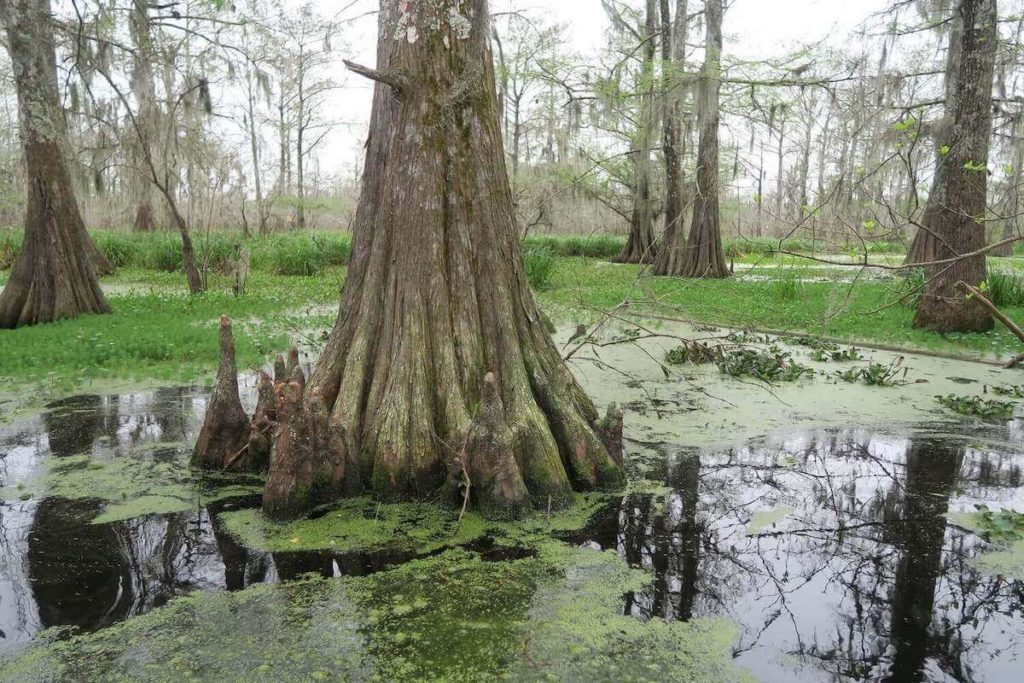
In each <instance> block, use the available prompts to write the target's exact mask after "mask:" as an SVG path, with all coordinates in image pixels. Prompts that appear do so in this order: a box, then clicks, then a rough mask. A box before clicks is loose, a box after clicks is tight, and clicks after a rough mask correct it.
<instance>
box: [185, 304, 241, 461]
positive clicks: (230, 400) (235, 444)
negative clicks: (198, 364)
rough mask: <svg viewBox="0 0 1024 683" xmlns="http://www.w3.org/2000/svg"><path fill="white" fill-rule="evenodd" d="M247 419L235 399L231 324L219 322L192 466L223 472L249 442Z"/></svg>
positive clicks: (236, 379)
mask: <svg viewBox="0 0 1024 683" xmlns="http://www.w3.org/2000/svg"><path fill="white" fill-rule="evenodd" d="M249 424H250V423H249V416H248V415H246V414H245V410H244V409H243V408H242V401H241V399H240V398H239V397H238V371H237V370H236V368H235V340H234V336H233V335H232V333H231V321H230V320H228V318H227V316H222V317H221V319H220V366H219V367H218V369H217V380H216V382H215V384H214V386H213V394H212V395H211V396H210V404H209V406H208V407H207V409H206V417H205V419H204V420H203V428H202V430H201V431H200V432H199V440H198V442H197V443H196V447H195V450H194V451H193V453H192V462H193V464H194V465H196V466H198V467H201V468H203V469H207V470H212V469H223V468H224V467H225V466H226V464H227V463H228V461H230V460H232V459H234V457H235V456H236V454H238V453H239V452H240V451H241V450H242V448H243V447H245V446H246V445H247V443H248V440H249Z"/></svg>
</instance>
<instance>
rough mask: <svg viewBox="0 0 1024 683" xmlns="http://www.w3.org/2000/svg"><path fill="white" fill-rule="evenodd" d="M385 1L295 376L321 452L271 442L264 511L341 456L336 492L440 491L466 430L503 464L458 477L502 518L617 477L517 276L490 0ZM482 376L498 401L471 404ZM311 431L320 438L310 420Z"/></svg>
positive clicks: (288, 500)
mask: <svg viewBox="0 0 1024 683" xmlns="http://www.w3.org/2000/svg"><path fill="white" fill-rule="evenodd" d="M381 10H382V11H381V14H380V41H379V46H378V60H377V69H376V70H368V69H364V68H359V69H358V70H359V71H360V72H361V73H363V74H364V75H368V76H370V77H371V78H374V79H376V80H378V81H379V83H378V85H377V89H376V93H375V97H374V105H373V115H372V119H371V124H370V139H369V143H368V148H367V156H366V170H365V174H364V183H363V193H362V197H361V199H360V204H359V208H358V212H357V216H356V221H355V226H354V232H355V235H354V242H353V253H352V260H351V265H350V269H349V273H348V278H347V281H346V284H345V289H344V293H343V296H342V304H341V309H340V313H339V316H338V320H337V322H336V324H335V327H334V330H333V332H332V334H331V338H330V340H329V342H328V344H327V346H326V347H325V349H324V351H323V354H322V356H321V358H320V360H319V362H318V364H317V365H316V368H315V370H314V372H313V374H312V375H311V377H310V378H309V385H308V386H307V388H306V397H307V398H306V403H307V404H308V403H309V402H310V401H311V400H313V399H312V397H313V396H316V397H317V398H316V401H315V402H316V403H317V410H319V405H320V404H322V405H323V409H324V411H326V414H327V415H328V416H329V417H328V439H327V442H328V447H327V448H326V449H325V452H323V453H321V454H320V455H319V465H322V466H323V467H312V466H309V464H308V459H307V458H304V457H296V453H295V452H293V450H292V446H289V444H288V443H283V442H282V441H281V440H280V439H279V440H278V442H277V444H276V448H275V452H274V454H273V456H272V460H271V467H270V479H269V481H268V486H267V490H266V492H265V495H264V509H265V510H266V511H268V512H273V513H275V514H287V513H289V512H295V511H299V510H301V509H303V508H305V507H308V506H309V505H310V504H312V503H313V500H311V499H309V498H308V497H307V496H306V495H305V494H306V493H307V492H315V491H319V492H323V491H324V490H327V491H329V492H331V493H332V494H333V495H339V494H340V488H341V487H340V486H339V484H338V482H337V481H335V480H334V478H333V477H334V475H335V474H336V473H337V471H338V470H337V469H336V468H333V465H334V464H336V463H343V465H344V476H345V479H346V486H345V488H346V489H347V490H366V489H370V490H372V491H373V492H375V493H376V494H377V495H379V496H380V497H383V498H393V497H419V498H424V497H433V496H436V495H437V494H438V493H439V492H441V491H443V490H445V483H446V481H448V480H449V476H450V474H451V472H452V471H453V468H457V464H456V461H457V460H458V458H459V454H460V452H461V451H462V450H463V446H464V444H466V443H467V441H468V440H469V439H470V438H471V437H472V438H473V439H474V442H475V443H477V444H481V445H483V444H487V445H488V447H487V448H486V449H483V452H493V453H494V454H496V456H495V457H497V456H501V457H502V458H503V459H502V460H501V462H494V463H490V464H488V465H487V466H481V467H479V468H478V467H475V466H474V467H471V468H470V469H469V473H470V476H472V475H473V473H474V472H476V471H480V472H483V473H484V476H482V477H481V480H480V481H475V482H472V484H471V492H472V496H473V497H474V498H475V499H476V500H477V501H478V502H479V503H481V504H482V505H483V506H484V507H489V506H490V507H494V506H495V505H496V506H498V507H501V508H502V509H504V510H507V511H509V512H511V513H514V512H516V511H517V510H519V509H522V508H525V507H527V506H528V505H529V504H530V503H531V502H534V503H536V504H538V505H542V506H545V507H546V506H547V505H549V504H553V505H558V504H563V503H566V502H567V501H569V500H570V496H571V493H572V490H573V488H574V486H575V487H578V488H584V489H593V488H598V487H615V486H618V485H620V484H622V483H623V480H624V475H623V470H622V467H621V464H620V463H619V462H617V461H616V459H615V458H613V457H612V456H611V455H609V452H608V450H607V449H606V447H605V446H604V444H603V443H602V441H601V439H600V438H599V436H598V433H597V431H596V428H595V422H596V421H597V419H598V414H597V412H596V410H595V408H594V406H593V404H592V403H591V401H590V400H589V399H588V398H587V397H586V396H585V395H584V393H583V391H582V390H581V388H580V387H579V386H578V384H577V383H576V382H575V380H574V378H573V377H572V375H571V373H570V372H569V370H568V368H567V367H566V366H565V364H564V362H563V361H562V358H561V356H560V354H559V352H558V350H557V348H556V347H555V345H554V343H553V341H552V340H551V338H550V337H549V335H548V333H547V331H546V330H545V327H544V324H543V322H542V318H541V314H540V311H539V310H538V308H537V305H536V303H535V302H534V299H533V296H532V294H531V291H530V288H529V285H528V284H527V281H526V277H525V273H524V268H523V261H522V256H521V253H520V249H519V244H518V240H517V236H516V230H515V219H514V215H513V208H512V196H511V192H510V189H509V182H508V177H507V174H506V169H505V161H504V154H503V151H502V141H501V134H500V131H499V128H498V116H497V96H496V93H495V87H494V74H493V66H492V61H491V51H490V45H489V21H490V17H489V13H488V7H487V2H486V0H463V1H461V2H459V1H456V0H443V1H439V2H433V3H407V2H402V1H400V0H383V2H382V7H381ZM489 373H493V376H494V380H493V381H494V387H493V392H492V393H493V395H494V397H495V398H500V409H499V408H498V407H497V406H498V404H496V403H494V402H493V401H492V402H491V403H489V404H488V403H487V402H485V401H484V397H485V395H486V394H485V387H486V383H485V377H486V376H487V375H488V374H489ZM488 391H492V390H490V389H489V390H488ZM306 409H307V410H308V408H306ZM285 421H286V420H285V419H284V418H282V423H284V422H285ZM307 427H308V429H309V430H310V432H311V433H313V434H314V435H315V438H317V439H319V438H320V432H319V423H318V422H317V421H315V420H313V423H312V424H309V425H307ZM486 429H490V430H491V432H490V434H483V433H481V430H486ZM508 454H510V455H511V457H512V460H513V461H514V467H513V466H512V465H513V462H510V461H508V460H507V459H505V456H506V455H508ZM303 463H306V464H303ZM477 464H478V463H477ZM329 465H330V466H329ZM328 470H329V471H330V472H331V476H329V477H326V478H325V477H324V476H323V473H324V472H327V471H328ZM318 472H319V474H318ZM317 477H319V481H318V480H316V478H317Z"/></svg>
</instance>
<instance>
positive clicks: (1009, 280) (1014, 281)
mask: <svg viewBox="0 0 1024 683" xmlns="http://www.w3.org/2000/svg"><path fill="white" fill-rule="evenodd" d="M988 296H989V299H990V300H991V301H992V303H994V304H995V305H996V306H999V307H1000V308H1004V307H1007V306H1011V307H1019V306H1024V276H1022V275H1021V274H1019V273H1017V272H1010V271H1005V270H993V271H992V272H991V273H989V276H988Z"/></svg>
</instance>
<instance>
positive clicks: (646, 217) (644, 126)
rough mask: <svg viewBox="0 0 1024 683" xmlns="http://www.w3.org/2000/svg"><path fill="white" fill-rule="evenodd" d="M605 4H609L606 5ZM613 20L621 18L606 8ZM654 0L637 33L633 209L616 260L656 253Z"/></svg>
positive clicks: (647, 259)
mask: <svg viewBox="0 0 1024 683" xmlns="http://www.w3.org/2000/svg"><path fill="white" fill-rule="evenodd" d="M606 6H607V7H609V8H610V7H611V6H610V5H607V4H606ZM609 12H610V15H611V16H612V18H613V20H617V21H619V22H621V21H622V19H621V18H617V17H618V15H617V14H615V13H614V11H613V10H611V9H609ZM658 36H659V31H658V0H647V4H646V9H645V11H644V28H643V33H642V34H641V36H640V50H641V54H642V55H643V62H642V63H641V69H640V88H641V93H640V111H639V120H638V121H637V124H636V137H635V138H634V140H633V149H632V152H631V156H632V158H633V188H632V189H633V211H632V215H631V217H630V225H629V239H628V240H627V242H626V245H625V246H624V247H623V248H622V251H621V252H619V254H618V256H616V257H615V258H614V259H613V260H614V261H615V262H617V263H652V262H653V261H654V257H655V255H656V250H655V246H656V243H655V236H654V219H655V210H654V207H655V202H656V199H654V198H652V196H651V195H652V188H651V170H652V169H651V166H652V165H651V147H652V145H653V143H654V139H655V138H654V135H655V131H654V129H655V127H656V123H657V117H656V111H655V91H656V87H657V83H656V82H655V79H656V76H655V55H657V50H658Z"/></svg>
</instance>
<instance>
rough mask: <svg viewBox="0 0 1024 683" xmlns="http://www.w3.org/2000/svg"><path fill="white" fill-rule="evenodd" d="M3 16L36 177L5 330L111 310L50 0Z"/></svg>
mask: <svg viewBox="0 0 1024 683" xmlns="http://www.w3.org/2000/svg"><path fill="white" fill-rule="evenodd" d="M0 20H2V21H3V24H4V27H5V28H6V32H7V47H8V50H9V52H10V54H11V61H12V62H13V64H14V77H15V85H16V88H17V91H18V112H19V124H20V129H21V142H22V148H23V150H24V154H25V177H26V178H27V179H28V188H27V203H26V212H25V238H24V239H25V241H24V244H23V245H22V249H21V252H20V253H19V254H18V257H17V259H16V260H15V262H14V265H13V267H12V268H11V277H10V279H9V280H8V282H7V286H6V287H5V288H4V290H3V293H2V294H0V328H13V327H19V326H22V325H34V324H37V323H46V322H52V321H54V320H59V319H61V318H74V317H76V316H78V315H81V314H84V313H109V312H110V308H109V307H108V306H107V302H106V300H105V299H104V297H103V292H102V291H101V290H100V285H99V280H98V278H97V275H96V264H95V263H94V261H105V259H102V256H100V253H99V250H98V249H97V248H96V245H94V244H93V243H92V240H91V239H90V238H89V234H88V233H87V232H86V231H85V224H84V223H83V222H82V216H81V214H80V213H79V210H78V203H77V201H76V200H75V195H74V191H73V190H72V184H71V175H70V173H69V171H68V166H67V161H66V159H65V149H66V144H67V140H66V138H67V123H66V121H65V119H64V113H63V112H62V111H61V108H60V100H59V95H58V91H57V66H56V56H55V53H54V40H53V29H52V27H51V21H52V16H51V14H50V3H49V0H43V1H40V0H4V2H2V3H0Z"/></svg>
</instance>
